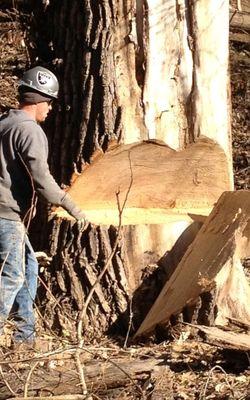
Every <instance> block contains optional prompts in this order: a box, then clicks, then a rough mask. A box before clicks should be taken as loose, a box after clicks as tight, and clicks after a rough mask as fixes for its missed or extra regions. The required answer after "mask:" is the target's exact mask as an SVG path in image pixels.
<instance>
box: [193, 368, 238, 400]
mask: <svg viewBox="0 0 250 400" xmlns="http://www.w3.org/2000/svg"><path fill="white" fill-rule="evenodd" d="M216 369H219V370H220V371H222V372H223V374H224V376H225V381H226V383H227V385H228V387H229V389H230V391H231V393H232V395H233V398H234V391H233V389H232V386H231V385H230V383H229V381H228V379H227V373H226V371H225V370H224V369H223V368H222V367H221V366H220V365H215V366H214V367H213V368H212V369H211V370H210V371H209V374H208V378H207V381H206V384H205V388H204V391H203V393H201V395H200V397H199V400H202V399H205V398H206V392H207V387H208V383H209V381H210V378H211V376H212V374H213V372H214V371H215V370H216Z"/></svg>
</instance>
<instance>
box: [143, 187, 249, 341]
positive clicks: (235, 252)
mask: <svg viewBox="0 0 250 400" xmlns="http://www.w3.org/2000/svg"><path fill="white" fill-rule="evenodd" d="M246 256H248V257H249V256H250V192H248V191H238V192H225V193H223V195H222V196H221V198H220V199H219V201H218V203H217V205H216V206H215V207H214V209H213V211H212V213H211V214H210V216H209V217H208V218H207V220H206V221H205V223H204V225H203V227H202V228H201V230H200V231H199V233H198V234H197V236H196V238H195V240H194V241H193V242H192V244H191V245H190V246H189V248H188V249H187V251H186V253H185V255H184V256H183V258H182V260H181V262H180V263H179V265H178V267H177V269H176V270H175V272H174V273H173V275H172V276H171V278H170V279H169V281H168V282H167V283H166V284H165V286H164V288H163V289H162V291H161V293H160V295H159V296H158V298H157V300H156V302H155V303H154V304H153V306H152V308H151V310H150V311H149V313H148V315H147V316H146V318H145V319H144V321H143V323H142V324H141V326H140V328H139V330H138V331H137V333H136V336H139V335H141V334H144V333H146V332H149V331H152V330H153V329H154V327H155V326H156V325H157V324H160V323H165V322H167V321H168V320H169V318H170V316H171V315H173V314H176V313H178V312H180V311H181V310H182V309H183V307H184V306H185V305H187V304H190V303H192V301H194V300H195V299H196V298H197V297H198V296H199V295H200V293H202V292H203V291H205V290H208V289H209V288H211V285H212V284H213V281H214V279H215V278H216V276H217V274H218V272H219V271H220V270H221V269H222V268H223V267H224V266H227V265H228V262H230V261H231V262H233V261H234V260H233V259H234V258H236V257H237V259H238V258H239V259H240V258H241V257H242V258H243V257H246ZM231 268H232V270H233V269H234V265H233V264H232V265H231ZM226 276H227V277H228V276H229V275H228V274H226ZM235 280H236V281H237V276H235V277H234V281H235ZM224 283H225V282H224ZM223 287H224V285H223ZM245 291H246V293H244V298H243V299H241V295H242V294H241V293H239V292H238V293H237V294H236V297H237V298H238V299H237V298H236V301H237V300H238V303H237V304H236V305H234V309H235V312H236V313H237V315H228V316H229V317H230V316H232V317H235V318H236V317H238V318H241V319H242V320H244V319H245V320H248V321H249V320H250V289H249V286H248V288H245ZM226 295H227V298H228V297H230V291H228V290H227V293H226ZM228 302H229V300H228V299H227V303H228ZM220 306H221V307H223V299H222V301H221V304H220ZM241 309H243V311H242V314H243V317H241ZM229 311H230V310H229ZM247 318H248V319H247Z"/></svg>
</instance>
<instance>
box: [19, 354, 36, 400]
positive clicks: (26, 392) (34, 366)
mask: <svg viewBox="0 0 250 400" xmlns="http://www.w3.org/2000/svg"><path fill="white" fill-rule="evenodd" d="M37 364H38V361H36V362H34V364H33V365H32V367H31V368H30V370H29V373H28V376H27V379H26V382H25V385H24V390H23V397H24V398H25V399H26V398H28V388H29V383H30V379H31V376H32V374H33V372H34V370H35V368H36V366H37Z"/></svg>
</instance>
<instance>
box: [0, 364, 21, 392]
mask: <svg viewBox="0 0 250 400" xmlns="http://www.w3.org/2000/svg"><path fill="white" fill-rule="evenodd" d="M0 375H1V377H2V380H3V382H4V384H5V386H6V387H7V388H8V389H9V391H10V393H11V394H13V396H16V395H17V394H16V393H15V392H14V390H13V389H12V388H11V386H10V384H9V382H8V381H7V380H6V379H5V376H4V373H3V370H2V367H1V366H0Z"/></svg>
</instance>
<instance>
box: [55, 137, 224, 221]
mask: <svg viewBox="0 0 250 400" xmlns="http://www.w3.org/2000/svg"><path fill="white" fill-rule="evenodd" d="M229 189H230V178H229V174H228V172H227V161H226V156H225V154H224V152H223V150H222V149H221V148H220V146H219V145H218V144H216V143H214V142H213V141H212V140H209V139H205V138H204V139H201V140H199V141H197V143H194V144H193V145H190V146H188V147H187V148H186V149H185V150H182V151H179V152H176V151H175V150H173V149H171V148H169V147H168V146H166V145H165V144H163V143H155V142H152V141H147V142H141V143H135V144H132V145H120V146H118V147H117V148H115V149H113V150H110V151H108V152H107V153H105V155H104V156H102V157H100V158H99V159H97V160H95V161H94V162H93V164H92V165H90V166H89V167H88V168H87V169H85V171H84V172H83V173H82V175H81V176H79V177H78V178H77V179H76V180H75V182H74V183H73V184H72V186H71V188H70V189H69V194H70V195H71V196H72V198H73V199H74V201H75V202H76V203H77V204H78V205H79V206H80V207H81V208H82V209H83V210H84V211H85V212H86V215H87V217H88V218H89V219H90V221H91V222H94V223H98V224H104V225H105V224H108V225H110V224H114V225H118V205H117V197H116V193H117V192H119V201H120V204H121V205H122V204H123V202H124V200H125V198H126V194H127V193H128V197H127V201H126V206H125V209H124V212H123V215H122V223H123V225H130V224H132V225H135V224H147V223H151V224H156V223H165V222H168V221H171V220H185V219H188V218H191V216H190V215H188V214H196V215H199V214H202V215H208V214H209V212H210V211H211V209H212V208H213V205H214V203H215V202H216V201H217V200H218V198H219V196H220V195H221V193H222V192H224V191H226V190H229ZM57 214H58V215H59V216H62V217H64V216H65V217H67V214H66V212H64V211H63V210H60V209H58V210H57Z"/></svg>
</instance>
